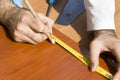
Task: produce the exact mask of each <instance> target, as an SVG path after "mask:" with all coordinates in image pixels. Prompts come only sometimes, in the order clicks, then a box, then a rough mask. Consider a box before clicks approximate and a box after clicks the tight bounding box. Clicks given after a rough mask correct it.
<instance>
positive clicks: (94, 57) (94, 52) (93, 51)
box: [90, 45, 101, 72]
mask: <svg viewBox="0 0 120 80" xmlns="http://www.w3.org/2000/svg"><path fill="white" fill-rule="evenodd" d="M100 52H101V50H100V47H99V46H96V45H92V46H90V61H91V71H93V72H94V71H96V69H97V67H98V65H99V55H100Z"/></svg>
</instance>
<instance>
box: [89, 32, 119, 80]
mask: <svg viewBox="0 0 120 80" xmlns="http://www.w3.org/2000/svg"><path fill="white" fill-rule="evenodd" d="M104 51H109V52H112V54H113V55H114V56H115V57H116V59H117V60H118V66H116V67H117V69H118V70H117V72H116V74H115V75H114V77H113V79H112V80H120V40H118V39H117V38H116V36H115V32H114V31H113V30H103V31H102V30H101V31H96V32H95V39H94V40H93V41H92V42H91V44H90V61H91V71H95V70H96V69H97V67H98V65H99V55H100V53H102V52H104Z"/></svg>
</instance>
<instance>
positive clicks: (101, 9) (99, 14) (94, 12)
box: [84, 0, 115, 31]
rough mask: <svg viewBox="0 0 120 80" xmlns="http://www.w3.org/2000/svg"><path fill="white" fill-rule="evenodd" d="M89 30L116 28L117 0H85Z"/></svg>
mask: <svg viewBox="0 0 120 80" xmlns="http://www.w3.org/2000/svg"><path fill="white" fill-rule="evenodd" d="M84 3H85V8H86V12H87V30H88V31H90V30H105V29H112V30H113V29H115V23H114V12H115V0H84Z"/></svg>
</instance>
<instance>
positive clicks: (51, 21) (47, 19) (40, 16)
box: [38, 13, 54, 33]
mask: <svg viewBox="0 0 120 80" xmlns="http://www.w3.org/2000/svg"><path fill="white" fill-rule="evenodd" d="M38 16H39V18H40V19H41V20H42V21H43V23H45V24H46V25H47V26H48V28H49V30H50V32H51V33H52V27H53V24H54V21H53V20H52V19H50V18H48V17H46V16H45V15H43V14H41V13H39V14H38Z"/></svg>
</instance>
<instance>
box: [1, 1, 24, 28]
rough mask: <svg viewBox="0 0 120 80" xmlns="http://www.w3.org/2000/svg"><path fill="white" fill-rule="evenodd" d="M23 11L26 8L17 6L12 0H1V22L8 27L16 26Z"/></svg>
mask: <svg viewBox="0 0 120 80" xmlns="http://www.w3.org/2000/svg"><path fill="white" fill-rule="evenodd" d="M22 13H24V10H23V9H20V8H18V7H16V6H15V5H14V4H13V3H12V1H11V0H1V1H0V22H1V23H2V24H3V25H5V26H6V27H8V28H9V27H11V26H12V27H15V26H16V25H17V22H18V20H20V18H21V16H22V15H23V14H22Z"/></svg>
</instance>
